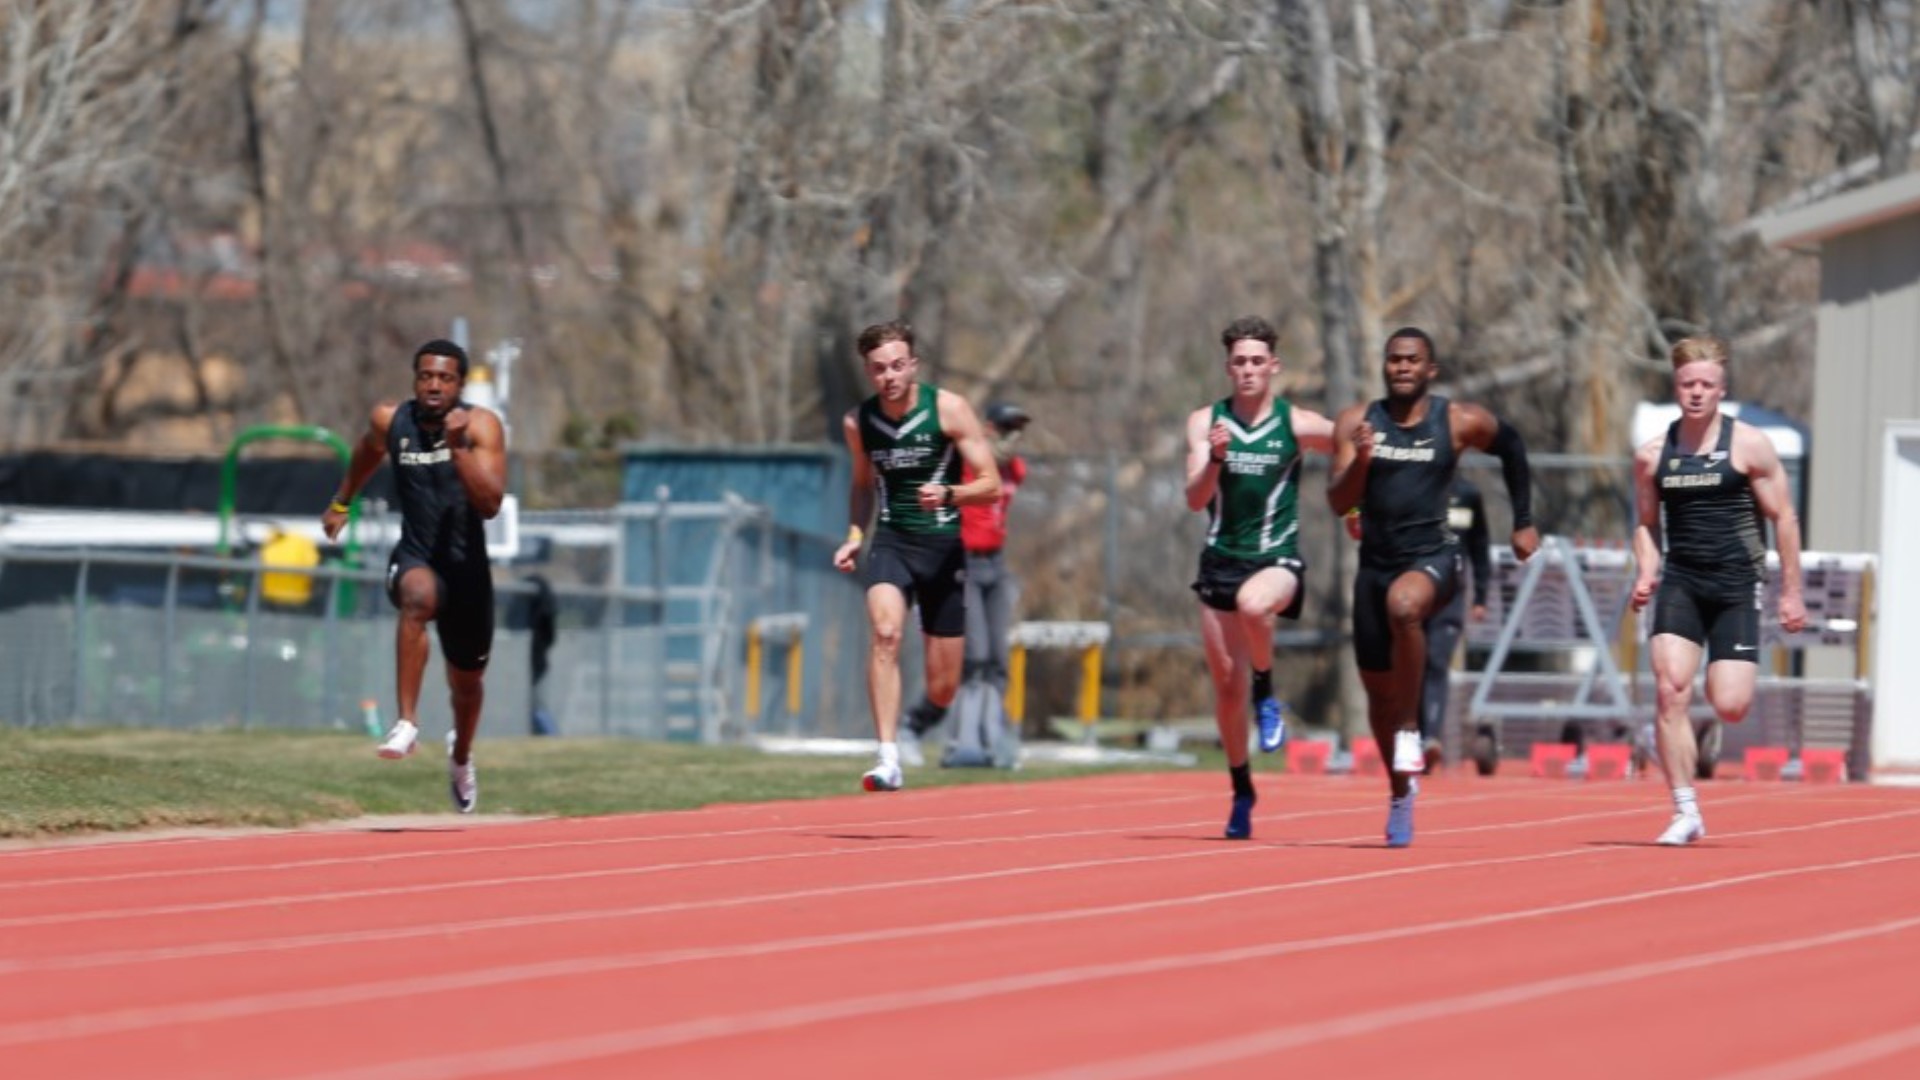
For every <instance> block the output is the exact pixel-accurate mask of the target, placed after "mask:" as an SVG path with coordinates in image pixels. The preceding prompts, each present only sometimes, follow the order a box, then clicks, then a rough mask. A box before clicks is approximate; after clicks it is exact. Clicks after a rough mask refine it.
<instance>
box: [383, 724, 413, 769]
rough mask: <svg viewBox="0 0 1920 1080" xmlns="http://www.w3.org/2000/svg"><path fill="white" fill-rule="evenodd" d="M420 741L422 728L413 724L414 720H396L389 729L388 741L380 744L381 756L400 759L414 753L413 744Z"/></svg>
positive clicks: (391, 759) (394, 759) (395, 759)
mask: <svg viewBox="0 0 1920 1080" xmlns="http://www.w3.org/2000/svg"><path fill="white" fill-rule="evenodd" d="M419 741H420V729H419V728H417V727H414V726H413V721H411V720H396V721H394V724H393V727H392V728H390V729H388V731H387V741H386V742H383V743H381V744H380V756H381V757H383V758H386V759H387V760H388V761H398V760H399V759H401V758H403V757H406V756H407V755H408V754H411V753H413V744H414V743H416V742H419Z"/></svg>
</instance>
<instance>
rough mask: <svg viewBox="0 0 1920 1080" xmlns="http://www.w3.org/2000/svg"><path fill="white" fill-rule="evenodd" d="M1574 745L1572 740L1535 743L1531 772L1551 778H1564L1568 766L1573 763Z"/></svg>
mask: <svg viewBox="0 0 1920 1080" xmlns="http://www.w3.org/2000/svg"><path fill="white" fill-rule="evenodd" d="M1573 751H1574V745H1573V744H1572V743H1570V742H1537V743H1534V744H1533V760H1532V762H1531V765H1532V769H1531V774H1532V775H1534V776H1538V777H1543V778H1546V779H1549V780H1560V779H1564V778H1565V777H1566V775H1567V766H1568V765H1570V764H1572V763H1573Z"/></svg>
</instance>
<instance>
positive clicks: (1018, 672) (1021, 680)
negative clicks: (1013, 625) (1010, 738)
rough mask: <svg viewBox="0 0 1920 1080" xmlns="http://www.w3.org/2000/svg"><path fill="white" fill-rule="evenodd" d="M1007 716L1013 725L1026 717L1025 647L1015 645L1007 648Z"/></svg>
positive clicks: (1024, 720)
mask: <svg viewBox="0 0 1920 1080" xmlns="http://www.w3.org/2000/svg"><path fill="white" fill-rule="evenodd" d="M1007 716H1008V717H1009V718H1011V719H1012V720H1013V723H1014V726H1016V727H1018V726H1019V725H1021V724H1023V723H1025V722H1026V719H1027V647H1026V646H1025V645H1015V646H1013V647H1012V648H1010V649H1008V650H1007Z"/></svg>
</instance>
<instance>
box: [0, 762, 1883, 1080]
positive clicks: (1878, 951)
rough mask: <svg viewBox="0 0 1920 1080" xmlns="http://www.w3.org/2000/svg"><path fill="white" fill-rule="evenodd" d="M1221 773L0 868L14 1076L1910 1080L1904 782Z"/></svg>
mask: <svg viewBox="0 0 1920 1080" xmlns="http://www.w3.org/2000/svg"><path fill="white" fill-rule="evenodd" d="M1225 787H1226V784H1225V778H1224V777H1218V776H1211V775H1207V776H1196V775H1189V774H1181V775H1132V776H1108V777H1102V778H1097V779H1089V780H1083V781H1072V782H1061V783H1050V784H1023V785H1005V786H984V787H982V786H973V787H959V788H945V789H938V790H927V791H907V792H904V793H901V794H899V795H887V796H879V795H867V796H859V797H853V798H848V799H838V800H831V801H820V802H806V803H777V804H764V805H756V806H736V807H722V808H716V809H711V810H705V811H700V812H696V813H679V814H655V815H648V816H635V817H618V818H596V819H588V820H571V821H543V822H534V823H522V824H512V825H496V826H488V827H472V828H463V827H462V823H460V822H458V821H455V820H453V819H449V820H448V823H447V826H446V827H445V828H444V829H433V830H421V831H408V832H313V833H291V834H273V835H255V836H247V837H241V838H231V839H197V840H187V841H177V840H176V841H164V842H163V841H154V842H144V843H142V842H136V843H125V844H110V845H100V846H89V847H57V848H42V849H34V850H28V851H13V852H5V853H0V1074H4V1075H5V1076H6V1077H9V1078H15V1077H19V1078H24V1077H58V1078H61V1080H73V1078H78V1077H92V1076H138V1077H142V1078H143V1080H144V1078H154V1077H167V1076H193V1077H226V1076H245V1077H329V1078H335V1077H354V1078H382V1080H388V1078H391V1080H415V1078H426V1077H447V1076H480V1075H484V1076H496V1075H525V1076H534V1075H538V1076H543V1077H548V1076H563V1077H578V1076H623V1077H624V1076H649V1077H656V1076H701V1077H726V1076H756V1077H773V1076H782V1077H784V1076H826V1075H847V1074H852V1073H857V1072H866V1073H879V1074H881V1075H907V1076H914V1077H928V1076H932V1077H949V1076H950V1077H979V1076H1022V1077H1026V1076H1046V1077H1101V1078H1113V1077H1137V1076H1166V1075H1182V1076H1186V1075H1198V1076H1248V1075H1259V1076H1270V1075H1277V1074H1279V1073H1280V1072H1281V1071H1282V1070H1285V1071H1287V1072H1288V1073H1291V1074H1293V1075H1302V1076H1339V1077H1373V1076H1378V1077H1404V1076H1419V1077H1421V1078H1423V1080H1425V1078H1430V1077H1452V1076H1459V1077H1486V1076H1523V1075H1541V1076H1553V1077H1618V1076H1621V1075H1623V1074H1633V1075H1634V1076H1635V1077H1636V1078H1637V1080H1646V1078H1654V1077H1664V1076H1676V1077H1687V1078H1689V1080H1711V1078H1716V1077H1739V1078H1741V1080H1760V1078H1766V1080H1786V1078H1789V1077H1803V1076H1840V1077H1849V1078H1858V1077H1869V1076H1885V1077H1913V1076H1920V989H1916V982H1917V980H1916V974H1915V973H1916V972H1920V839H1916V838H1920V791H1917V790H1912V789H1890V788H1876V787H1864V786H1802V785H1796V784H1777V783H1776V784H1742V783H1719V784H1713V785H1709V786H1708V787H1706V788H1705V789H1703V795H1704V799H1705V803H1704V805H1705V810H1706V814H1707V825H1708V829H1709V830H1710V835H1709V837H1708V839H1707V840H1706V841H1705V842H1704V843H1702V844H1700V845H1697V846H1695V847H1693V848H1688V849H1681V850H1671V849H1663V848H1656V847H1654V846H1652V845H1651V844H1649V843H1647V841H1649V840H1650V839H1651V838H1652V837H1653V836H1654V835H1655V834H1656V833H1658V832H1659V830H1660V828H1661V827H1662V826H1663V825H1664V824H1665V823H1666V817H1667V811H1666V808H1665V797H1664V794H1663V793H1662V791H1660V790H1659V789H1658V788H1657V787H1656V785H1654V784H1653V783H1650V782H1638V783H1618V782H1615V783H1599V782H1594V783H1586V784H1583V783H1578V782H1570V781H1532V780H1520V779H1505V778H1503V779H1497V780H1483V779H1478V778H1473V777H1445V778H1438V779H1434V780H1431V781H1429V782H1428V783H1427V785H1426V789H1425V791H1424V792H1423V794H1422V795H1421V800H1420V809H1419V815H1418V828H1419V834H1418V838H1417V840H1416V843H1415V845H1414V846H1413V847H1412V848H1410V849H1408V850H1404V851H1391V850H1387V849H1385V848H1384V847H1382V846H1381V844H1380V841H1379V834H1380V828H1381V825H1382V822H1383V820H1384V817H1385V802H1386V800H1385V797H1384V793H1383V790H1382V785H1381V784H1380V782H1379V781H1368V780H1356V779H1349V778H1321V777H1299V778H1267V779H1265V780H1264V786H1263V790H1262V796H1261V798H1262V801H1261V803H1260V809H1259V812H1258V814H1257V815H1256V819H1255V839H1254V840H1253V841H1252V842H1250V843H1229V842H1226V841H1221V840H1217V839H1215V837H1217V836H1218V834H1219V829H1220V826H1221V824H1222V821H1223V819H1224V816H1225V810H1226V801H1227V800H1226V798H1225Z"/></svg>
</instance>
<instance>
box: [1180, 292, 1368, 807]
mask: <svg viewBox="0 0 1920 1080" xmlns="http://www.w3.org/2000/svg"><path fill="white" fill-rule="evenodd" d="M1278 341H1279V335H1278V334H1277V333H1275V331H1274V329H1273V327H1272V326H1271V325H1270V324H1268V322H1267V321H1266V320H1265V319H1261V318H1258V317H1247V318H1242V319H1235V320H1234V321H1233V322H1232V323H1231V324H1229V325H1228V326H1227V328H1226V330H1224V331H1223V332H1222V333H1221V334H1220V344H1221V345H1222V346H1223V347H1224V348H1225V349H1226V371H1227V378H1228V380H1229V381H1230V382H1231V383H1232V385H1233V392H1232V393H1231V394H1229V395H1228V396H1226V397H1224V398H1222V399H1220V400H1219V401H1216V402H1214V403H1213V404H1212V405H1209V406H1206V407H1203V408H1199V409H1195V410H1194V411H1193V412H1192V413H1191V414H1189V415H1188V416H1187V477H1186V479H1187V508H1188V509H1190V510H1200V509H1203V508H1204V509H1205V510H1206V512H1207V541H1206V545H1205V546H1204V547H1202V548H1201V549H1200V567H1199V571H1198V572H1197V573H1196V574H1195V575H1194V580H1193V591H1194V594H1195V595H1196V596H1198V597H1199V598H1200V639H1201V642H1202V644H1203V645H1204V646H1205V647H1206V651H1207V674H1208V675H1209V676H1210V677H1211V678H1212V680H1213V719H1214V723H1215V724H1216V725H1217V726H1218V727H1219V729H1220V743H1221V745H1222V746H1224V747H1225V748H1226V751H1227V776H1228V778H1229V779H1230V780H1231V781H1232V784H1233V809H1232V810H1231V811H1230V812H1229V813H1228V815H1227V828H1226V836H1227V839H1229V840H1245V839H1247V838H1248V837H1250V836H1252V835H1253V805H1254V801H1255V798H1256V795H1255V793H1254V789H1253V774H1252V772H1251V766H1249V765H1248V763H1247V741H1248V740H1247V707H1248V704H1249V702H1251V704H1252V707H1253V719H1254V722H1255V723H1257V724H1258V725H1259V731H1260V749H1262V750H1264V751H1267V752H1269V753H1271V752H1273V751H1275V750H1278V749H1279V748H1280V746H1281V744H1283V743H1284V742H1286V738H1287V727H1286V721H1285V719H1284V713H1285V709H1286V706H1285V705H1283V704H1282V703H1281V702H1280V699H1279V698H1277V697H1275V696H1274V692H1273V623H1274V619H1275V618H1276V617H1282V616H1284V617H1285V618H1289V619H1292V618H1298V617H1299V615H1300V600H1301V597H1302V596H1303V595H1304V588H1303V584H1304V583H1303V579H1304V577H1305V575H1306V571H1307V566H1306V563H1304V562H1302V561H1301V559H1300V518H1299V488H1300V455H1301V452H1302V451H1303V450H1313V451H1315V452H1317V453H1321V454H1325V453H1328V452H1329V451H1331V449H1332V447H1333V424H1332V423H1331V422H1329V421H1328V420H1327V418H1326V417H1324V416H1321V415H1320V414H1319V413H1316V412H1312V411H1309V410H1307V409H1302V408H1300V407H1299V406H1297V405H1295V404H1293V403H1292V402H1290V401H1288V400H1286V399H1285V398H1282V397H1279V396H1277V395H1276V394H1275V391H1274V385H1273V383H1274V379H1275V378H1276V377H1277V376H1278V375H1279V374H1280V358H1279V357H1278V356H1276V355H1274V351H1273V348H1274V345H1275V343H1276V342H1278Z"/></svg>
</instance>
